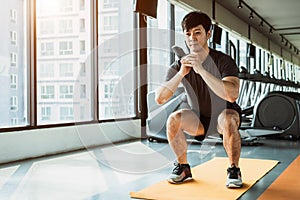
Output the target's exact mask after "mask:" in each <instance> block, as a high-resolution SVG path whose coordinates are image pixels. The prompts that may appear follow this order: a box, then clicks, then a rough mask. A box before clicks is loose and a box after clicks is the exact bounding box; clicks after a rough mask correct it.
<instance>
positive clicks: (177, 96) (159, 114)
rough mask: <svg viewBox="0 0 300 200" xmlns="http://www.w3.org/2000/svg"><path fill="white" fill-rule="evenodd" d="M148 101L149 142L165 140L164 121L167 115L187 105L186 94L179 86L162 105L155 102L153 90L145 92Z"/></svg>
mask: <svg viewBox="0 0 300 200" xmlns="http://www.w3.org/2000/svg"><path fill="white" fill-rule="evenodd" d="M147 101H148V104H147V105H148V118H147V120H146V123H147V136H148V140H149V141H150V142H152V141H157V142H164V141H167V135H166V122H167V120H168V117H169V115H170V114H171V113H172V112H174V111H175V110H177V109H180V108H183V107H186V106H187V99H186V94H185V92H184V88H183V87H179V88H178V89H177V90H176V92H175V93H174V95H173V97H172V98H171V99H170V100H169V101H168V102H166V103H165V104H163V105H158V104H157V103H156V102H155V91H151V92H149V93H148V94H147Z"/></svg>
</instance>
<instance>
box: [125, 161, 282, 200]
mask: <svg viewBox="0 0 300 200" xmlns="http://www.w3.org/2000/svg"><path fill="white" fill-rule="evenodd" d="M277 164H278V161H275V160H260V159H246V158H241V159H240V168H241V172H242V179H243V183H244V186H243V187H242V188H238V189H228V188H226V186H225V182H226V169H227V167H228V158H222V157H217V158H213V159H212V160H210V161H208V162H206V163H203V164H201V165H198V166H196V167H194V168H192V174H193V180H192V181H189V182H185V183H183V184H179V185H174V184H170V183H168V182H167V181H166V180H163V181H161V182H159V183H157V184H154V185H152V186H149V187H147V188H145V189H142V190H141V191H138V192H130V197H132V198H138V199H159V200H177V199H178V200H182V199H187V200H193V199H195V200H196V199H197V200H199V199H201V200H203V199H209V200H215V199H217V200H219V199H230V200H233V199H237V198H238V197H240V196H241V195H242V194H243V193H244V192H246V191H247V190H248V189H249V188H250V187H251V186H252V185H254V184H255V183H256V182H257V181H258V180H259V179H260V178H262V177H263V176H264V175H265V174H266V173H267V172H268V171H270V170H271V169H272V168H274V167H275V166H276V165H277ZM167 176H168V175H167V174H166V177H167Z"/></svg>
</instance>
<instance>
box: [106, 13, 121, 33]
mask: <svg viewBox="0 0 300 200" xmlns="http://www.w3.org/2000/svg"><path fill="white" fill-rule="evenodd" d="M118 24H119V17H118V16H104V17H103V29H104V30H105V31H117V30H118Z"/></svg>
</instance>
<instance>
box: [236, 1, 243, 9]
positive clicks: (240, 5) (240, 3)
mask: <svg viewBox="0 0 300 200" xmlns="http://www.w3.org/2000/svg"><path fill="white" fill-rule="evenodd" d="M237 8H238V9H241V8H243V6H242V2H241V1H239V5H238V6H237Z"/></svg>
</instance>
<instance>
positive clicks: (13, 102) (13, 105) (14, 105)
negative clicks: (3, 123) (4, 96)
mask: <svg viewBox="0 0 300 200" xmlns="http://www.w3.org/2000/svg"><path fill="white" fill-rule="evenodd" d="M10 110H11V111H17V110H18V98H17V97H16V96H13V97H11V98H10Z"/></svg>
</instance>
